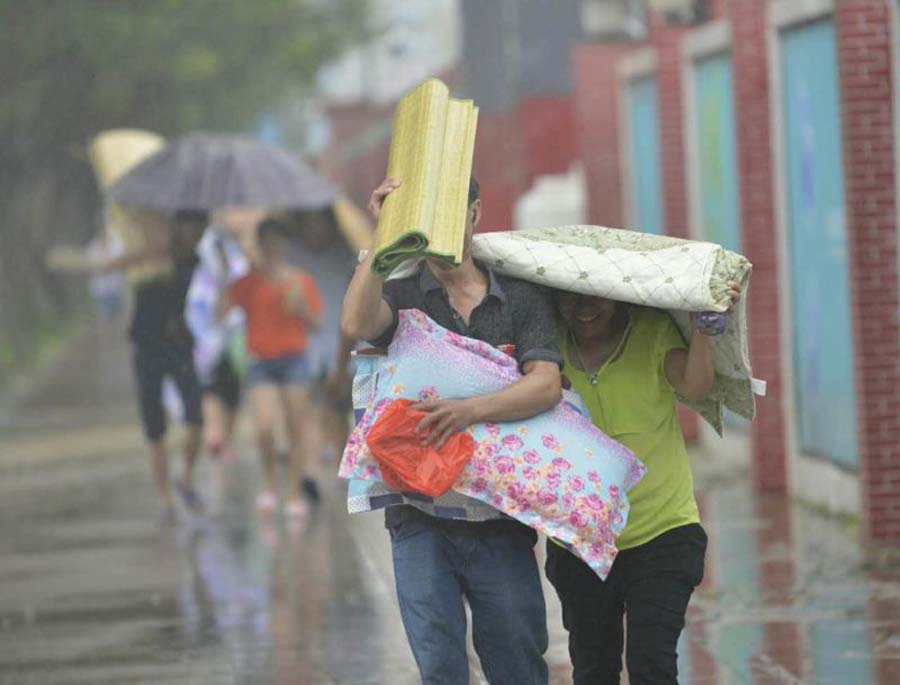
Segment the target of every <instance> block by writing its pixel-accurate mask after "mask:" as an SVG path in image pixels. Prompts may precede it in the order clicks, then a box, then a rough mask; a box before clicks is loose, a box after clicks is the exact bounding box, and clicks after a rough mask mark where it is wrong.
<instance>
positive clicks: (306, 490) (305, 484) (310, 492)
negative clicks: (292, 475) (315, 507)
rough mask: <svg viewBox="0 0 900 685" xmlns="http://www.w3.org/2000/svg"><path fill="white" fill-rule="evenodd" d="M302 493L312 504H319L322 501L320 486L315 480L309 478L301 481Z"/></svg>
mask: <svg viewBox="0 0 900 685" xmlns="http://www.w3.org/2000/svg"><path fill="white" fill-rule="evenodd" d="M300 493H301V494H303V495H306V498H307V499H308V500H309V501H310V502H311V503H312V504H318V503H319V502H320V501H321V500H322V495H321V493H320V492H319V484H318V483H317V482H316V480H315V479H314V478H309V477H308V476H307V477H306V478H304V479H303V480H301V481H300Z"/></svg>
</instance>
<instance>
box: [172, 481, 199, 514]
mask: <svg viewBox="0 0 900 685" xmlns="http://www.w3.org/2000/svg"><path fill="white" fill-rule="evenodd" d="M175 492H177V493H178V496H179V497H181V501H182V502H184V506H185V507H187V508H188V509H190V510H191V511H193V512H194V513H195V514H200V513H202V512H203V500H202V499H201V497H200V494H199V493H198V492H197V491H196V490H194V488H191V487H188V486H187V485H185V484H184V483H175Z"/></svg>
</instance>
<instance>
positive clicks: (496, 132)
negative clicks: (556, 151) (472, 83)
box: [473, 111, 527, 232]
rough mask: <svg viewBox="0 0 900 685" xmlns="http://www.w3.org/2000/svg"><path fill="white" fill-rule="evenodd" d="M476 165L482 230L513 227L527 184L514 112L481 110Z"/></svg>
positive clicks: (477, 135) (476, 146) (520, 140)
mask: <svg viewBox="0 0 900 685" xmlns="http://www.w3.org/2000/svg"><path fill="white" fill-rule="evenodd" d="M473 167H474V168H473V172H474V174H475V177H476V178H477V179H478V182H479V184H480V186H481V204H482V207H483V208H484V209H483V215H482V218H481V224H480V225H479V227H478V230H479V232H489V231H508V230H510V229H511V228H512V224H513V214H514V212H515V205H516V200H517V199H518V197H519V195H521V194H522V193H523V192H524V191H525V189H526V187H527V183H526V176H525V150H524V146H523V143H522V134H521V131H520V130H519V120H518V117H517V115H516V112H515V111H512V112H490V113H488V112H484V111H482V112H481V113H479V115H478V131H477V134H476V136H475V160H474V164H473Z"/></svg>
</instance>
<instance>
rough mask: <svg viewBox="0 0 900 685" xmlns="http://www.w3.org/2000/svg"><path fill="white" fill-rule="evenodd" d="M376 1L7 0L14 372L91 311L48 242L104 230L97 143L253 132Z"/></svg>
mask: <svg viewBox="0 0 900 685" xmlns="http://www.w3.org/2000/svg"><path fill="white" fill-rule="evenodd" d="M365 9H366V7H365V0H0V83H2V84H3V87H2V89H0V241H2V242H0V383H2V380H3V376H4V370H5V368H4V367H6V369H7V370H8V367H10V366H13V365H21V364H23V363H26V362H27V361H28V358H29V356H30V354H31V352H32V351H33V350H34V349H36V346H35V344H34V340H35V336H36V335H39V334H43V335H52V332H53V331H54V330H56V329H57V327H58V323H59V322H60V321H62V320H64V319H66V318H67V317H69V316H70V315H71V314H72V313H73V311H75V310H76V309H77V306H78V303H79V297H78V296H77V292H78V291H77V289H76V290H75V291H74V292H75V293H76V294H75V295H73V289H72V288H70V287H68V284H67V283H66V282H65V281H61V280H60V279H58V278H56V277H54V276H52V275H51V274H48V273H47V272H46V270H45V268H44V266H43V255H44V252H45V250H46V248H47V246H48V245H49V244H51V243H54V242H65V241H69V242H78V241H83V240H85V239H87V237H89V236H90V234H91V233H92V232H93V231H94V230H95V228H96V223H97V215H98V211H99V205H100V198H99V197H98V194H97V192H96V189H95V188H94V185H93V179H92V176H91V172H90V169H89V167H88V166H87V164H86V161H85V157H84V146H85V143H86V142H87V141H88V140H89V139H90V138H91V137H92V136H93V135H95V134H96V133H97V132H99V131H102V130H104V129H108V128H114V127H137V128H146V129H150V130H153V131H156V132H158V133H161V134H162V135H164V136H166V137H172V136H175V135H179V134H182V133H185V132H188V131H191V130H194V129H206V130H232V131H241V130H246V129H247V127H248V126H249V124H250V123H251V122H252V120H253V118H254V116H256V115H257V114H259V113H261V112H277V111H278V109H279V107H280V106H281V105H282V104H283V103H285V102H286V101H287V100H290V99H296V98H297V97H302V96H303V95H304V93H307V92H309V89H310V88H311V86H312V85H313V82H314V78H315V74H316V72H317V71H318V69H319V67H320V66H321V64H322V63H323V62H324V61H327V60H329V59H331V58H334V57H335V56H337V55H338V54H339V53H340V52H341V51H342V50H343V49H344V48H345V47H346V46H347V45H348V44H352V43H355V42H357V41H358V40H359V39H360V37H361V32H362V31H363V26H364V24H365V21H364V18H365Z"/></svg>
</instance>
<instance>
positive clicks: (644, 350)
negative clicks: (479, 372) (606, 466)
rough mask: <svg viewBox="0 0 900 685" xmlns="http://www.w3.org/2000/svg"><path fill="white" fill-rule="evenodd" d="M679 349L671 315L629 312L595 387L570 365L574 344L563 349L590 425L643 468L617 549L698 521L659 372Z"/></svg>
mask: <svg viewBox="0 0 900 685" xmlns="http://www.w3.org/2000/svg"><path fill="white" fill-rule="evenodd" d="M684 347H685V343H684V340H683V338H682V337H681V333H680V332H679V331H678V328H677V327H676V326H675V323H674V322H673V321H672V319H671V318H669V316H668V314H666V313H664V312H661V311H658V310H655V309H646V308H641V307H632V308H631V310H630V321H629V324H628V328H627V329H626V332H625V335H624V337H623V339H622V343H621V344H620V347H619V350H618V351H617V352H616V353H615V354H614V355H613V356H612V357H611V358H610V360H609V361H607V362H606V364H604V366H603V367H602V368H601V369H600V371H599V372H598V374H597V384H596V385H592V384H591V382H590V378H589V376H588V374H586V373H585V372H584V371H580V370H578V369H575V368H573V367H572V364H571V361H570V360H571V359H577V357H576V356H575V352H574V350H573V349H572V342H571V340H570V339H567V340H566V341H565V342H564V344H563V350H564V353H565V357H566V360H565V368H564V373H565V374H566V376H567V377H568V378H569V380H570V381H571V382H572V388H573V389H574V390H576V391H577V392H578V394H579V395H581V397H582V399H583V400H584V403H585V405H587V408H588V410H589V411H590V413H591V418H592V420H593V422H594V424H595V425H596V426H597V427H598V428H600V430H602V431H603V432H604V433H606V434H607V435H609V436H610V437H612V438H614V439H615V440H618V441H619V442H621V443H622V444H623V445H625V446H626V447H628V448H629V449H630V450H632V451H633V452H634V453H635V455H636V456H637V457H638V459H640V460H641V461H642V462H644V465H645V466H646V467H647V473H646V475H645V476H644V477H643V478H642V479H641V481H640V482H639V483H638V484H637V485H636V486H635V487H634V488H633V489H632V490H631V492H629V493H628V500H629V502H630V505H631V506H630V510H629V513H628V523H627V524H626V526H625V530H623V531H622V534H621V535H620V536H619V539H618V541H617V543H616V546H617V547H618V548H619V549H620V550H623V549H630V548H632V547H637V546H638V545H643V544H644V543H646V542H649V541H650V540H653V539H654V538H656V537H657V536H659V535H662V534H663V533H665V532H666V531H668V530H672V529H673V528H677V527H678V526H684V525H687V524H689V523H699V522H700V515H699V512H698V510H697V502H696V501H695V500H694V479H693V477H692V476H691V469H690V465H689V463H688V456H687V450H686V449H685V446H684V436H683V435H682V434H681V424H680V423H679V422H678V415H677V412H676V402H677V400H676V398H675V390H674V389H673V388H672V386H671V384H670V383H669V381H668V379H667V378H666V374H665V370H664V365H665V359H666V353H668V352H669V351H670V350H672V349H678V348H684Z"/></svg>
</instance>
